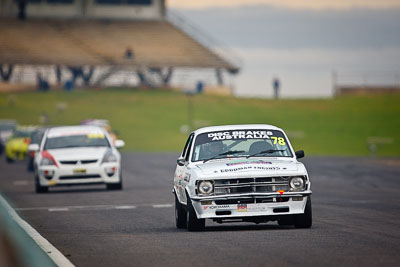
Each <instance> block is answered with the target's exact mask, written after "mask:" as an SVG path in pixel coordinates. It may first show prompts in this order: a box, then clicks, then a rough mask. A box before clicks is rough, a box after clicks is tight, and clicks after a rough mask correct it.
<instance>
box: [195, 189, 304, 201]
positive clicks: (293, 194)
mask: <svg viewBox="0 0 400 267" xmlns="http://www.w3.org/2000/svg"><path fill="white" fill-rule="evenodd" d="M311 194H312V191H311V190H305V191H301V192H284V193H282V194H280V193H279V192H273V193H245V194H229V195H218V196H192V197H190V199H191V200H193V201H202V200H204V201H207V200H228V199H244V198H247V199H248V198H274V197H303V196H309V195H311Z"/></svg>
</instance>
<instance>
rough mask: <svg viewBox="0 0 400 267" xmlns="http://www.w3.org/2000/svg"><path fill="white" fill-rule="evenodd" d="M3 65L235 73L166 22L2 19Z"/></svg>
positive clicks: (0, 52) (0, 57)
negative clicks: (129, 55) (129, 52)
mask: <svg viewBox="0 0 400 267" xmlns="http://www.w3.org/2000/svg"><path fill="white" fill-rule="evenodd" d="M129 47H130V48H131V49H132V50H133V53H134V58H133V60H128V59H126V58H125V57H124V54H125V51H126V49H127V48H129ZM0 63H1V64H31V65H49V64H56V65H68V66H80V65H133V66H146V67H165V66H172V67H196V68H198V67H207V68H225V69H234V68H235V66H232V65H231V64H230V63H229V62H227V61H226V60H224V59H222V58H221V57H220V56H218V55H216V54H215V53H213V52H212V51H211V50H209V49H208V48H206V47H204V46H203V45H201V44H200V43H198V42H197V41H195V40H194V39H193V38H191V37H190V36H188V35H187V34H185V33H184V32H183V31H181V30H180V29H178V28H176V27H175V26H173V25H172V24H170V23H169V22H167V21H108V20H78V19H76V20H55V19H53V20H50V19H29V20H26V21H19V20H16V19H6V18H3V19H0Z"/></svg>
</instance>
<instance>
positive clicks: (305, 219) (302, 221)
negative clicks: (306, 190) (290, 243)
mask: <svg viewBox="0 0 400 267" xmlns="http://www.w3.org/2000/svg"><path fill="white" fill-rule="evenodd" d="M294 226H295V227H296V228H310V227H311V226H312V210H311V196H308V197H307V204H306V208H305V209H304V213H303V214H298V215H295V216H294Z"/></svg>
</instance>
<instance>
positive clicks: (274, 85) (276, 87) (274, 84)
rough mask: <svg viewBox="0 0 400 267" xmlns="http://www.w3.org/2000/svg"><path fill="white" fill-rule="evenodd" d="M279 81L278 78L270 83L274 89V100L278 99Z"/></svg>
mask: <svg viewBox="0 0 400 267" xmlns="http://www.w3.org/2000/svg"><path fill="white" fill-rule="evenodd" d="M280 83H281V82H280V81H279V79H278V78H274V80H273V82H272V86H273V87H274V98H275V99H278V98H279V89H280Z"/></svg>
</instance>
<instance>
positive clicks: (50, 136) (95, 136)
mask: <svg viewBox="0 0 400 267" xmlns="http://www.w3.org/2000/svg"><path fill="white" fill-rule="evenodd" d="M124 145H125V143H124V141H122V140H116V141H115V142H113V141H112V138H111V136H110V135H109V134H108V132H107V131H105V130H104V129H103V128H100V127H97V126H84V125H81V126H63V127H53V128H49V129H48V130H46V132H45V134H44V136H43V138H42V141H41V143H40V144H32V145H30V146H29V151H33V152H35V157H34V163H33V165H34V177H35V189H36V192H37V193H42V192H47V191H48V189H49V187H54V186H63V185H83V184H106V186H107V189H109V190H121V189H122V172H121V155H120V153H119V152H118V150H117V148H120V147H123V146H124Z"/></svg>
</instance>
